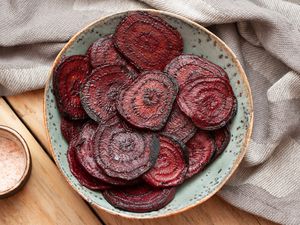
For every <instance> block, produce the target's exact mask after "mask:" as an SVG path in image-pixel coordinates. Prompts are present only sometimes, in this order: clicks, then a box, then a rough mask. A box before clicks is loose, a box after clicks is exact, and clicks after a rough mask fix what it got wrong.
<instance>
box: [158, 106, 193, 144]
mask: <svg viewBox="0 0 300 225" xmlns="http://www.w3.org/2000/svg"><path fill="white" fill-rule="evenodd" d="M196 131H197V128H196V126H195V125H194V124H193V122H192V121H191V119H190V118H189V117H187V116H186V115H185V114H184V113H183V112H182V111H181V110H180V109H179V107H178V106H177V104H174V106H173V110H172V112H171V114H170V116H169V118H168V121H167V124H166V125H165V127H164V128H163V129H162V131H161V132H162V133H164V134H167V135H170V136H173V137H175V138H176V139H178V140H180V141H182V142H183V143H186V142H187V141H188V140H189V139H190V138H191V137H193V136H194V134H195V133H196Z"/></svg>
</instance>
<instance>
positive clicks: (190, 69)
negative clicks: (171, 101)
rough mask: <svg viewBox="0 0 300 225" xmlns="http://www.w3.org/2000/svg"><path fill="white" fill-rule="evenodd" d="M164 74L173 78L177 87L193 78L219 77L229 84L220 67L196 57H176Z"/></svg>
mask: <svg viewBox="0 0 300 225" xmlns="http://www.w3.org/2000/svg"><path fill="white" fill-rule="evenodd" d="M165 72H166V73H167V74H169V75H170V76H173V77H175V78H176V80H177V82H178V85H179V86H181V85H183V84H184V83H185V82H186V81H188V80H189V79H193V78H195V77H198V78H205V77H219V78H223V79H224V80H226V81H228V82H229V78H228V75H227V73H226V72H225V71H224V70H223V69H222V68H221V67H220V66H218V65H216V64H214V63H212V62H210V61H208V60H207V59H205V58H201V57H200V56H197V55H189V54H186V55H180V56H178V57H177V58H175V59H173V60H172V61H171V62H170V63H169V64H168V65H167V66H166V68H165Z"/></svg>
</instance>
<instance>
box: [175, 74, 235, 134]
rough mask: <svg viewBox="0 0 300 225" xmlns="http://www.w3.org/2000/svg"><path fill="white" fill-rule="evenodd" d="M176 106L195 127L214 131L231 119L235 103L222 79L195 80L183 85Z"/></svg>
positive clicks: (230, 91)
mask: <svg viewBox="0 0 300 225" xmlns="http://www.w3.org/2000/svg"><path fill="white" fill-rule="evenodd" d="M177 104H178V106H179V107H180V109H181V110H182V111H183V112H184V113H185V114H186V115H187V116H189V117H190V118H191V119H192V121H193V122H194V123H195V125H196V126H197V127H199V128H201V129H203V130H216V129H218V128H221V127H223V126H225V124H226V123H227V122H228V121H229V120H230V119H231V118H232V116H233V115H234V113H235V109H236V104H237V101H236V98H235V96H234V93H233V91H232V88H231V86H230V84H229V83H228V82H227V81H225V80H224V79H221V78H202V79H199V78H196V79H193V80H189V81H187V82H186V83H185V84H184V85H183V87H182V89H181V91H180V93H179V96H178V98H177Z"/></svg>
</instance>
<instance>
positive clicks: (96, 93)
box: [81, 65, 135, 123]
mask: <svg viewBox="0 0 300 225" xmlns="http://www.w3.org/2000/svg"><path fill="white" fill-rule="evenodd" d="M134 78H135V75H134V76H133V74H132V73H131V72H129V71H128V70H127V68H126V67H125V66H120V65H105V66H102V67H98V68H96V69H95V70H93V71H92V73H91V75H90V76H89V78H88V79H87V80H86V82H85V83H84V85H83V87H82V90H81V102H82V105H83V107H84V109H85V111H86V112H87V114H88V115H89V116H90V117H91V118H92V119H93V120H95V121H97V122H100V123H105V122H107V121H109V120H111V119H113V118H114V117H116V114H117V110H116V101H117V99H118V97H119V92H120V91H121V89H122V88H123V87H125V86H126V85H128V84H129V83H131V82H132V81H133V80H134Z"/></svg>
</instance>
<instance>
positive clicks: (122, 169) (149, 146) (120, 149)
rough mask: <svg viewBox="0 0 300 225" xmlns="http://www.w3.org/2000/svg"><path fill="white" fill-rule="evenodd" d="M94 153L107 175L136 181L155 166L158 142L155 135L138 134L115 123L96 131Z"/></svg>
mask: <svg viewBox="0 0 300 225" xmlns="http://www.w3.org/2000/svg"><path fill="white" fill-rule="evenodd" d="M94 150H95V158H96V162H97V163H98V165H99V166H100V167H101V168H103V170H104V171H105V173H106V174H107V175H109V176H111V177H118V178H121V179H125V180H133V179H135V178H137V177H139V176H140V175H142V174H143V173H145V172H146V171H148V170H149V169H150V168H151V167H152V165H154V164H155V161H156V159H157V157H158V152H159V140H158V138H157V137H156V135H155V134H148V133H144V134H143V133H138V132H135V131H133V130H131V129H128V128H127V127H125V126H124V125H123V124H122V123H116V124H114V125H110V126H106V127H103V128H102V129H101V128H100V129H97V131H96V133H95V136H94Z"/></svg>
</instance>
